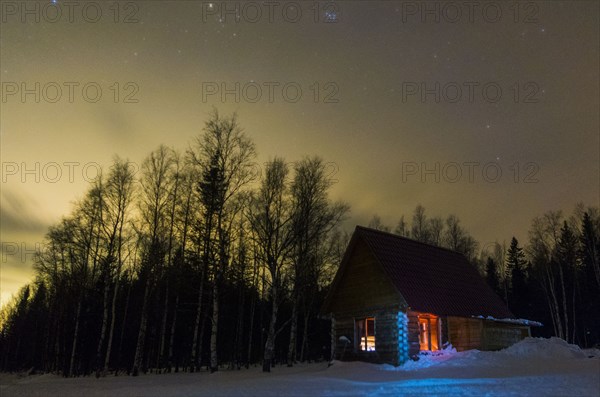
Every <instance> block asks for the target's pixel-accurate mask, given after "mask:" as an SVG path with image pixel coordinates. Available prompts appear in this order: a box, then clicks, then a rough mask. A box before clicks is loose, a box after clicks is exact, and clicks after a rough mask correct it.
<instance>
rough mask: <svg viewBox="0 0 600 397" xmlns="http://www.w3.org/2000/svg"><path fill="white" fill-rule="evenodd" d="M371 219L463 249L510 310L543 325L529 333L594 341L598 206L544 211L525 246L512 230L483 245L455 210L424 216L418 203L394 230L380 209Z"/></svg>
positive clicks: (599, 338)
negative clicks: (511, 234) (507, 236)
mask: <svg viewBox="0 0 600 397" xmlns="http://www.w3.org/2000/svg"><path fill="white" fill-rule="evenodd" d="M369 226H370V227H372V228H375V229H378V230H383V231H387V232H393V233H395V234H397V235H400V236H404V237H410V238H412V239H414V240H418V241H421V242H424V243H428V244H432V245H436V246H441V247H445V248H449V249H452V250H454V251H458V252H460V253H462V254H464V255H465V256H466V258H467V259H468V260H469V262H470V263H471V264H472V265H473V266H474V267H475V268H477V270H479V272H480V274H481V275H482V277H484V278H485V279H486V281H487V283H488V284H489V285H490V286H491V287H492V289H493V290H494V291H495V292H496V293H497V294H498V295H499V296H500V297H501V298H502V299H503V300H504V302H505V303H506V305H507V306H508V308H509V309H510V310H511V312H512V313H513V314H514V315H515V316H516V317H519V318H523V319H530V320H536V321H538V322H542V323H543V324H544V326H543V327H539V328H538V327H533V328H532V333H533V334H534V335H540V336H551V335H555V336H558V337H559V338H562V339H565V340H566V341H568V342H570V343H576V344H578V345H580V346H585V347H591V346H597V345H599V344H600V211H599V210H598V207H587V208H586V207H585V206H584V205H583V204H578V205H577V206H576V207H575V209H574V211H573V213H572V214H571V215H569V216H565V214H564V213H563V212H562V211H549V212H546V213H545V214H543V215H541V216H537V217H535V218H534V219H533V220H532V222H531V226H530V228H529V231H528V241H527V243H526V244H525V245H524V246H522V245H521V244H520V243H519V241H518V240H517V239H516V238H515V237H512V239H511V240H510V243H509V244H508V247H507V244H506V243H505V242H502V243H499V242H494V243H492V244H486V245H485V246H483V247H482V246H481V245H480V243H478V242H477V240H475V239H474V238H473V237H472V236H471V235H470V234H469V232H468V231H466V230H465V229H464V228H463V227H462V226H461V224H460V220H459V218H458V217H457V216H455V215H450V216H448V217H447V218H445V219H443V218H442V217H439V216H435V217H427V215H426V214H425V208H424V207H423V206H421V205H418V206H417V207H416V208H415V210H414V212H413V216H412V219H411V220H410V222H407V221H406V220H405V217H404V216H401V217H400V220H399V221H398V223H397V225H396V227H395V228H394V229H393V230H392V229H391V228H390V227H389V226H388V225H386V224H384V223H383V222H382V221H381V218H380V217H379V216H378V215H374V216H373V218H372V219H371V221H370V222H369Z"/></svg>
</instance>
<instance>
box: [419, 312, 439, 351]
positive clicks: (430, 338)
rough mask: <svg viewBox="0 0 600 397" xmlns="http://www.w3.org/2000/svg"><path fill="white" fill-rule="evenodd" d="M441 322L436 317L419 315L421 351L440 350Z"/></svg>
mask: <svg viewBox="0 0 600 397" xmlns="http://www.w3.org/2000/svg"><path fill="white" fill-rule="evenodd" d="M438 327H439V322H438V317H437V316H434V315H419V345H420V346H419V347H420V349H421V350H439V348H440V343H439V332H438Z"/></svg>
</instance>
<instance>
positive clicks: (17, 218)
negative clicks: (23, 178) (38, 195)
mask: <svg viewBox="0 0 600 397" xmlns="http://www.w3.org/2000/svg"><path fill="white" fill-rule="evenodd" d="M36 208H39V205H38V203H37V201H36V200H35V199H33V198H31V197H30V196H28V195H26V194H23V193H20V192H15V191H11V190H10V189H8V188H7V187H6V186H5V187H4V188H3V189H2V192H1V194H0V219H1V221H0V230H1V231H2V234H7V233H9V234H21V233H44V232H45V231H46V229H47V228H48V224H47V222H45V221H44V220H42V219H41V217H40V216H39V214H37V210H36Z"/></svg>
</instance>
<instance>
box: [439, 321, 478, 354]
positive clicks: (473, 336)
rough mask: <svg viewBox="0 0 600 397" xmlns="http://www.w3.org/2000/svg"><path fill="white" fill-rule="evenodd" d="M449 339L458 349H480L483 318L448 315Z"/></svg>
mask: <svg viewBox="0 0 600 397" xmlns="http://www.w3.org/2000/svg"><path fill="white" fill-rule="evenodd" d="M447 322H448V340H449V341H450V343H452V346H454V347H455V348H456V350H458V351H464V350H470V349H480V348H481V334H482V330H483V320H481V319H477V318H467V317H452V316H448V317H447Z"/></svg>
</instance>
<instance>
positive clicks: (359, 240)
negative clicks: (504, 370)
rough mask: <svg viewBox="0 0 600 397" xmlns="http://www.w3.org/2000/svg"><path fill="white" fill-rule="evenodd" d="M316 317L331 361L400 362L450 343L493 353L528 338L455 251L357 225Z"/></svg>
mask: <svg viewBox="0 0 600 397" xmlns="http://www.w3.org/2000/svg"><path fill="white" fill-rule="evenodd" d="M321 315H323V316H325V317H327V318H330V319H331V344H332V346H331V347H332V358H333V359H337V360H344V361H348V360H362V361H369V362H375V363H389V364H393V365H401V364H403V363H405V362H406V361H408V360H409V359H410V358H416V357H417V356H418V354H419V352H421V351H435V350H440V349H442V347H443V346H444V345H445V344H446V343H451V344H452V345H453V346H454V347H455V348H456V349H457V350H458V351H463V350H468V349H479V350H498V349H502V348H504V347H507V346H510V345H511V344H513V343H515V342H518V341H519V340H521V339H523V338H525V337H527V336H530V328H529V324H528V323H527V321H519V320H516V319H515V318H514V317H515V316H514V315H513V314H512V313H511V312H510V311H509V309H508V308H507V306H506V304H505V303H504V302H503V301H502V300H501V299H500V298H499V297H498V296H497V295H496V294H495V292H494V291H493V290H492V289H491V288H490V287H489V286H488V285H487V283H486V282H485V280H484V279H483V278H482V277H481V276H480V274H479V273H478V271H477V270H476V269H475V268H474V267H473V266H472V265H471V264H470V263H469V262H468V261H467V259H466V258H465V257H464V256H463V255H462V254H460V253H458V252H455V251H451V250H448V249H445V248H441V247H437V246H433V245H429V244H425V243H421V242H418V241H415V240H411V239H408V238H405V237H400V236H397V235H394V234H390V233H386V232H382V231H378V230H374V229H369V228H366V227H362V226H357V227H356V229H355V231H354V233H353V235H352V238H351V239H350V242H349V244H348V247H347V249H346V252H345V254H344V257H343V259H342V262H341V263H340V267H339V269H338V271H337V274H336V276H335V278H334V280H333V283H332V286H331V289H330V291H329V294H328V295H327V298H326V299H325V302H324V304H323V307H322V308H321Z"/></svg>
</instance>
